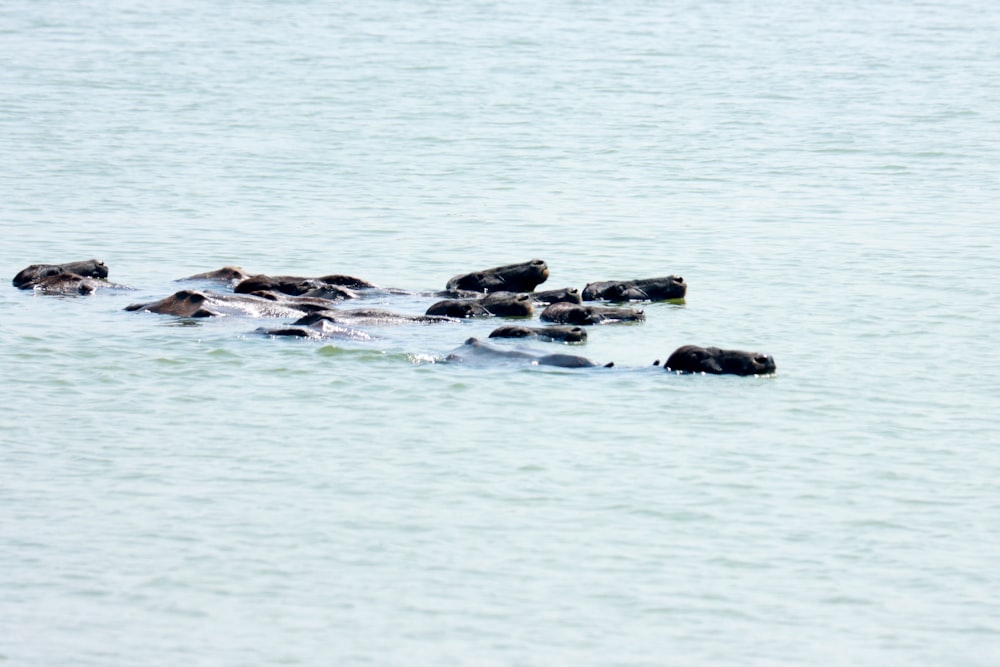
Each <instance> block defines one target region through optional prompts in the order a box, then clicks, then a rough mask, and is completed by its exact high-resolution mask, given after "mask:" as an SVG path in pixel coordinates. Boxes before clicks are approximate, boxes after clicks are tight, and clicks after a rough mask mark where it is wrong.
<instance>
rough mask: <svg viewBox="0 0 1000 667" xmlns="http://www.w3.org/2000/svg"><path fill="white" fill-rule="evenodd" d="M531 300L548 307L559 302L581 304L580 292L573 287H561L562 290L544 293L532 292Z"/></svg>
mask: <svg viewBox="0 0 1000 667" xmlns="http://www.w3.org/2000/svg"><path fill="white" fill-rule="evenodd" d="M531 298H532V299H533V300H534V301H535V303H536V304H541V305H545V306H548V305H550V304H553V303H557V302H559V301H565V302H566V303H582V302H583V300H582V299H581V298H580V290H578V289H577V288H575V287H563V288H562V289H552V290H546V291H544V292H532V293H531Z"/></svg>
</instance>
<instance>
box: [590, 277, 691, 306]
mask: <svg viewBox="0 0 1000 667" xmlns="http://www.w3.org/2000/svg"><path fill="white" fill-rule="evenodd" d="M685 294H687V283H685V282H684V279H683V278H682V277H680V276H664V277H662V278H643V279H637V280H608V281H604V282H597V283H588V284H587V286H586V287H584V288H583V300H584V301H599V300H605V301H666V300H669V299H683V298H684V295H685Z"/></svg>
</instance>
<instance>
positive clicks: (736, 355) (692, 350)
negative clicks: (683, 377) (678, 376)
mask: <svg viewBox="0 0 1000 667" xmlns="http://www.w3.org/2000/svg"><path fill="white" fill-rule="evenodd" d="M657 363H658V362H657ZM663 366H664V368H666V369H667V370H668V371H676V372H679V373H711V374H712V375H769V374H771V373H774V372H775V370H776V369H777V365H776V364H775V363H774V357H772V356H771V355H769V354H764V353H762V352H745V351H743V350H723V349H720V348H717V347H699V346H697V345H682V346H681V347H679V348H677V349H676V350H674V352H673V354H671V355H670V357H669V358H668V359H667V362H666V363H665V364H663Z"/></svg>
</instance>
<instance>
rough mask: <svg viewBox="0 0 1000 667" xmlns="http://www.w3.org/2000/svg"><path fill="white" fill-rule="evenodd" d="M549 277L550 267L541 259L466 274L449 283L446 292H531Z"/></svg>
mask: <svg viewBox="0 0 1000 667" xmlns="http://www.w3.org/2000/svg"><path fill="white" fill-rule="evenodd" d="M548 277H549V267H548V266H546V265H545V262H543V261H542V260H540V259H533V260H531V261H528V262H522V263H520V264H508V265H506V266H498V267H495V268H492V269H485V270H483V271H476V272H474V273H465V274H462V275H458V276H455V277H454V278H452V279H451V280H449V281H448V284H447V285H446V286H445V289H446V290H449V291H452V290H472V291H474V292H498V291H503V292H530V291H532V290H534V289H535V287H537V286H538V285H540V284H542V283H543V282H545V281H546V280H547V279H548Z"/></svg>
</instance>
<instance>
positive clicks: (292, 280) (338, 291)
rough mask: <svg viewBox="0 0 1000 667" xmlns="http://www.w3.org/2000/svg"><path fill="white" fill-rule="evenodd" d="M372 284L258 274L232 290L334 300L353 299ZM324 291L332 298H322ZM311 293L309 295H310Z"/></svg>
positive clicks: (348, 279) (345, 279)
mask: <svg viewBox="0 0 1000 667" xmlns="http://www.w3.org/2000/svg"><path fill="white" fill-rule="evenodd" d="M373 287H375V285H373V284H372V283H370V282H368V281H367V280H362V279H361V278H354V277H352V276H339V275H329V276H320V277H319V278H303V277H300V276H268V275H264V274H259V275H255V276H250V277H249V278H246V279H244V280H241V281H240V282H238V283H237V284H236V286H235V287H234V288H233V291H234V292H236V293H237V294H250V293H251V292H257V291H260V290H273V291H276V292H281V293H283V294H289V295H291V296H303V295H310V296H318V297H320V298H333V299H336V300H341V299H350V298H355V297H356V296H357V295H356V294H354V292H353V290H357V289H371V288H373ZM323 291H326V292H327V293H329V294H331V295H332V296H330V297H326V296H322V292H323ZM310 293H311V294H310Z"/></svg>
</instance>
